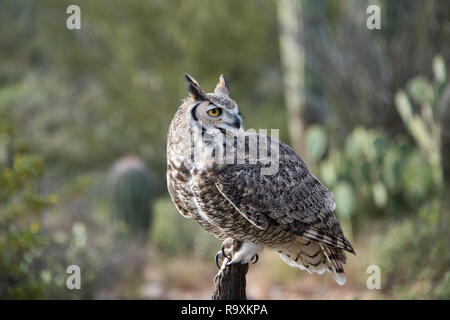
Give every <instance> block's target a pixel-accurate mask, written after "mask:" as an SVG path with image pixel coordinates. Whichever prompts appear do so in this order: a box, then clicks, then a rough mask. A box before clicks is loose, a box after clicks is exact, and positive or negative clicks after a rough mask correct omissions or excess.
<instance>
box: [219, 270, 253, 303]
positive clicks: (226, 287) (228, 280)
mask: <svg viewBox="0 0 450 320" xmlns="http://www.w3.org/2000/svg"><path fill="white" fill-rule="evenodd" d="M247 271H248V263H246V264H233V265H231V266H228V267H226V268H225V269H224V270H223V274H222V276H221V277H220V278H219V279H218V281H217V282H216V289H215V290H214V294H213V296H212V299H213V300H247V295H246V293H245V285H246V280H245V276H246V275H247Z"/></svg>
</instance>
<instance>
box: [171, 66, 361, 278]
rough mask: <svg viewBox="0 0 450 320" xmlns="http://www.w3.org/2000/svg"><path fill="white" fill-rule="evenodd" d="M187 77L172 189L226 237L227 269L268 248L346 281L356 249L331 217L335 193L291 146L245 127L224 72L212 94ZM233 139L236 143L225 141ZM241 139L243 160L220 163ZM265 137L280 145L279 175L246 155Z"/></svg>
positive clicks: (182, 207) (181, 205)
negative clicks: (346, 270)
mask: <svg viewBox="0 0 450 320" xmlns="http://www.w3.org/2000/svg"><path fill="white" fill-rule="evenodd" d="M185 77H186V80H187V89H188V92H189V95H190V97H189V98H188V99H186V100H184V101H183V103H182V104H181V106H180V107H179V109H178V111H177V112H176V114H175V116H174V118H173V119H172V122H171V124H170V127H169V133H168V140H167V186H168V190H169V193H170V196H171V198H172V201H173V202H174V204H175V206H176V207H177V209H178V211H179V212H180V213H181V214H182V215H183V216H184V217H186V218H194V219H195V220H196V221H197V222H198V223H199V224H200V225H201V227H203V228H204V229H205V230H207V231H208V232H209V233H211V234H213V235H214V236H215V237H217V238H218V239H220V240H223V241H224V243H223V245H222V250H221V251H219V253H218V255H221V258H222V259H224V262H223V264H222V270H223V268H225V266H226V265H230V264H233V263H248V262H250V261H252V260H253V259H254V258H256V259H257V257H258V253H259V252H260V251H261V250H262V248H263V247H265V246H267V247H269V248H271V249H274V250H276V251H277V252H278V253H279V254H280V256H281V258H282V259H283V260H284V261H285V262H286V263H287V264H289V265H290V266H294V267H298V268H300V269H302V270H306V271H308V272H316V273H319V274H322V273H323V272H324V271H329V272H330V273H331V274H332V275H333V277H334V279H335V280H336V282H337V283H339V284H341V285H342V284H344V283H345V274H344V270H343V267H342V264H344V263H345V262H346V260H347V257H346V255H345V252H344V251H349V252H351V253H354V250H353V248H352V245H351V244H350V242H349V241H348V240H347V239H346V238H345V237H344V234H343V232H342V229H341V227H340V225H339V222H338V220H337V219H336V217H335V216H334V214H333V211H334V210H335V207H336V205H335V203H334V202H333V200H332V197H333V194H332V193H331V192H330V191H329V190H328V189H327V188H326V187H325V186H324V185H323V184H322V183H321V182H320V181H319V180H318V179H317V178H315V177H314V176H313V175H312V174H311V173H310V172H309V171H308V169H307V168H306V165H305V163H304V162H303V161H302V159H301V158H300V157H299V156H298V155H297V154H296V153H295V152H294V151H293V150H292V149H291V148H290V147H289V146H288V145H286V144H284V143H283V142H281V141H278V140H277V139H274V138H273V137H268V136H262V135H260V134H257V133H255V132H250V131H244V130H243V127H242V118H241V115H240V113H239V109H238V106H237V104H236V102H234V101H233V100H232V99H231V98H230V96H229V89H228V84H227V81H226V80H225V78H224V77H223V75H221V76H220V77H219V82H218V84H217V86H216V88H215V90H214V92H213V93H205V92H204V91H203V89H202V88H201V87H200V85H199V83H198V82H197V81H196V80H195V79H194V78H192V77H191V76H189V75H187V74H185ZM230 136H231V137H233V138H232V139H231V141H232V143H228V142H227V143H225V142H224V141H229V140H230V139H229V137H230ZM236 137H237V138H243V140H240V141H244V147H243V148H241V151H242V150H243V152H244V154H245V156H244V158H243V159H244V161H236V160H237V157H234V158H233V157H231V160H232V161H217V159H219V157H217V154H218V153H223V154H226V155H228V154H233V152H236V151H237V149H239V148H238V147H237V144H236ZM254 138H255V139H254ZM227 139H228V140H227ZM262 140H266V141H268V143H267V144H266V146H268V145H270V146H273V145H275V146H276V148H273V147H269V153H271V152H272V151H273V152H272V153H274V154H275V153H276V155H277V161H278V164H277V165H278V167H277V171H276V172H275V173H273V174H262V170H263V169H264V168H265V167H267V163H263V162H262V161H259V160H258V161H251V159H250V158H249V156H248V154H249V150H250V149H251V148H252V146H251V143H252V142H254V141H256V143H257V144H258V145H259V144H260V141H262ZM275 149H276V151H277V152H275ZM271 150H272V151H271ZM228 160H229V159H228ZM225 249H226V250H225ZM221 253H223V255H222V254H221ZM216 258H217V257H216ZM216 263H217V259H216Z"/></svg>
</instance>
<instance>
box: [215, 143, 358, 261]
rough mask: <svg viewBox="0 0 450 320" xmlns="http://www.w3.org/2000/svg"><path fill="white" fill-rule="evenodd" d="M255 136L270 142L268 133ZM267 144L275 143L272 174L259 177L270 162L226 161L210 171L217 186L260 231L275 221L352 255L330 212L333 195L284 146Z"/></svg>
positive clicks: (349, 246) (287, 229)
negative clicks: (274, 165) (276, 151)
mask: <svg viewBox="0 0 450 320" xmlns="http://www.w3.org/2000/svg"><path fill="white" fill-rule="evenodd" d="M258 136H259V138H261V137H264V138H265V139H267V138H268V139H269V145H270V141H271V138H270V137H266V136H261V135H258ZM246 142H247V141H246ZM273 142H274V143H277V144H278V153H277V154H278V155H279V162H278V164H279V167H278V171H277V172H276V173H274V174H267V175H261V169H262V168H264V167H266V168H267V167H268V166H270V164H262V163H261V162H259V161H258V162H257V163H255V164H250V163H246V164H226V165H223V166H221V167H220V168H217V171H216V172H215V173H214V175H213V176H214V177H215V184H216V187H217V188H218V190H219V191H220V192H221V194H222V195H223V196H224V197H225V198H226V199H227V200H228V201H230V202H231V203H232V204H233V206H234V207H235V208H236V210H238V211H239V212H240V213H241V214H242V215H243V216H244V217H245V218H246V219H247V220H248V221H250V222H251V223H252V224H254V225H255V226H257V227H258V228H260V229H267V227H268V226H269V225H276V226H278V227H279V228H281V229H283V230H285V231H287V232H290V233H293V234H296V235H299V236H302V237H304V238H307V239H310V240H314V241H318V242H320V243H324V244H326V245H329V246H331V247H335V248H341V249H344V250H347V251H349V252H352V253H354V250H353V248H352V246H351V244H350V242H349V241H348V240H347V239H346V238H345V237H344V234H343V232H342V229H341V227H340V225H339V222H338V220H337V219H336V217H335V215H334V214H333V210H334V209H335V203H334V202H333V200H332V197H333V194H332V193H331V192H330V191H329V190H328V189H327V188H326V187H325V186H324V185H323V184H322V183H321V182H320V181H319V180H318V179H316V178H315V177H314V176H313V175H312V174H310V173H309V171H308V169H307V168H306V165H305V163H304V162H303V161H302V160H301V159H300V157H299V156H298V155H297V154H296V153H295V152H294V151H293V150H292V149H291V148H290V147H289V146H287V145H286V144H284V143H282V142H280V141H278V140H275V139H274V141H273ZM247 149H248V148H247ZM269 150H270V148H269ZM270 152H272V151H270ZM273 154H275V152H273Z"/></svg>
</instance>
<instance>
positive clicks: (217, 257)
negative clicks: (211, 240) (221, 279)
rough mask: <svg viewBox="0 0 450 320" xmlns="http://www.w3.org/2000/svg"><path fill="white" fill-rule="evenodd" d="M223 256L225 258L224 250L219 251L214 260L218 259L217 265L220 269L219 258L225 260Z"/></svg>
mask: <svg viewBox="0 0 450 320" xmlns="http://www.w3.org/2000/svg"><path fill="white" fill-rule="evenodd" d="M223 258H224V255H223V251H219V252H217V253H216V256H215V258H214V260H215V261H216V266H217V268H219V269H220V265H219V260H223Z"/></svg>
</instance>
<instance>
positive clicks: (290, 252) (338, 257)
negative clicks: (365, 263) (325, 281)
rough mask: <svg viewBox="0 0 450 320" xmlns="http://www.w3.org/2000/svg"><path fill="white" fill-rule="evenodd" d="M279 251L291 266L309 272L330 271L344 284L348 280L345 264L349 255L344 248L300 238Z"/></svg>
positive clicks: (338, 281) (336, 279)
mask: <svg viewBox="0 0 450 320" xmlns="http://www.w3.org/2000/svg"><path fill="white" fill-rule="evenodd" d="M278 253H279V254H280V256H281V259H283V261H284V262H286V263H287V264H288V265H290V266H291V267H297V268H300V269H301V270H306V271H308V273H313V272H315V273H318V274H323V273H324V272H325V271H328V272H330V273H331V275H332V276H333V278H334V280H335V281H336V282H337V283H338V284H340V285H343V284H345V282H346V277H345V273H344V268H343V264H345V263H346V261H347V257H346V255H345V253H344V251H343V250H342V249H339V248H331V247H328V246H327V245H324V244H320V243H317V242H315V241H311V240H305V239H302V240H300V239H299V240H297V241H295V242H293V243H291V244H289V245H288V246H286V247H285V248H282V249H278Z"/></svg>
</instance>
